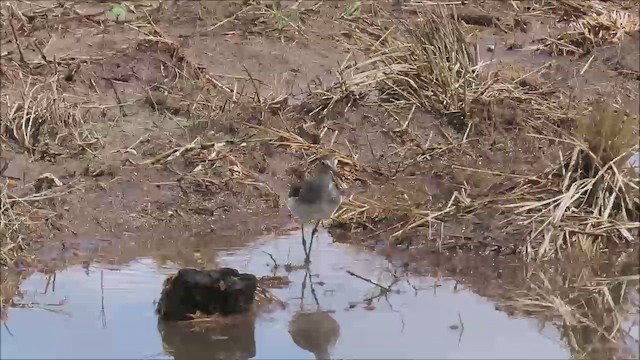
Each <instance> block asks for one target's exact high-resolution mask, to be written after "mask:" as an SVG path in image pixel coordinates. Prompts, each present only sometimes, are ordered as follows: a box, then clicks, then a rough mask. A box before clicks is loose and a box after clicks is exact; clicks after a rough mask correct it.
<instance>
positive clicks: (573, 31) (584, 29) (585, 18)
mask: <svg viewBox="0 0 640 360" xmlns="http://www.w3.org/2000/svg"><path fill="white" fill-rule="evenodd" d="M557 6H558V8H556V9H553V11H554V12H556V13H557V12H560V13H562V17H563V19H564V20H565V21H566V30H565V31H563V32H562V33H561V34H559V35H558V36H556V37H555V38H549V37H546V38H544V39H543V40H542V44H541V45H540V46H539V47H538V49H539V50H545V51H547V52H549V53H551V54H553V55H568V54H577V55H583V54H588V53H590V52H592V51H593V50H594V49H595V48H596V47H599V46H602V45H605V44H618V45H619V44H620V43H621V42H622V39H623V38H624V37H625V36H627V35H629V34H631V33H633V32H635V31H638V30H640V19H639V18H638V15H637V8H636V12H635V13H634V12H632V11H627V10H624V9H622V6H621V5H620V4H617V3H615V2H603V1H574V0H559V1H558V2H557Z"/></svg>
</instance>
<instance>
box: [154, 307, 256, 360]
mask: <svg viewBox="0 0 640 360" xmlns="http://www.w3.org/2000/svg"><path fill="white" fill-rule="evenodd" d="M255 319H256V318H255V315H253V314H243V315H236V316H230V317H225V318H220V319H219V321H215V320H207V321H206V322H205V321H203V322H199V321H197V320H196V321H192V322H164V321H162V320H159V321H158V331H159V332H160V336H161V337H162V345H163V348H164V351H165V353H166V354H168V355H171V356H173V357H174V359H176V360H181V359H185V360H197V359H251V358H253V357H254V356H256V340H255ZM212 321H215V323H214V322H212Z"/></svg>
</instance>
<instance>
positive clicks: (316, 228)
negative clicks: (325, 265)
mask: <svg viewBox="0 0 640 360" xmlns="http://www.w3.org/2000/svg"><path fill="white" fill-rule="evenodd" d="M318 225H320V220H318V222H316V226H314V228H313V230H312V231H311V240H310V241H309V255H311V247H312V246H313V237H314V236H315V235H316V234H317V233H318ZM309 262H311V261H309Z"/></svg>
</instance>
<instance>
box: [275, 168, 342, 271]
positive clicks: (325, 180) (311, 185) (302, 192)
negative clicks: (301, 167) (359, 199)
mask: <svg viewBox="0 0 640 360" xmlns="http://www.w3.org/2000/svg"><path fill="white" fill-rule="evenodd" d="M337 172H338V168H337V161H336V159H335V157H333V156H323V157H321V158H320V162H319V166H316V168H315V175H313V176H312V177H309V178H307V179H305V180H304V181H303V182H301V183H298V184H293V185H291V188H290V189H289V198H288V201H287V206H288V207H289V211H291V213H292V214H293V215H294V216H295V217H297V218H298V220H299V221H300V226H301V228H302V246H303V247H304V253H305V263H307V264H308V263H310V262H311V260H310V259H309V255H310V253H311V246H313V237H314V235H315V234H316V233H317V231H318V225H320V221H322V220H324V219H327V218H329V217H331V215H332V214H333V212H334V211H336V209H337V208H338V206H340V203H341V201H342V196H341V195H340V192H339V191H338V188H337V187H336V185H335V184H334V183H333V177H332V175H333V174H335V173H337ZM311 221H315V222H316V225H315V226H314V228H313V230H312V231H311V240H310V243H309V250H307V241H306V239H305V238H304V224H305V223H308V222H311Z"/></svg>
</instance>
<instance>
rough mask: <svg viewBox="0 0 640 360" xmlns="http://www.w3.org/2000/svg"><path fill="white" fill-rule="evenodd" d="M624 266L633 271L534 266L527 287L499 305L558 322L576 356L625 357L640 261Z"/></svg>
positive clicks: (634, 314)
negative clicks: (604, 273)
mask: <svg viewBox="0 0 640 360" xmlns="http://www.w3.org/2000/svg"><path fill="white" fill-rule="evenodd" d="M627 265H631V263H628V264H627ZM634 266H637V265H632V266H631V267H634ZM622 271H623V272H625V270H622ZM626 271H627V272H630V273H632V274H633V275H624V276H618V277H611V278H598V277H595V276H594V274H593V273H592V272H591V269H589V267H581V268H580V269H567V268H566V266H565V267H563V268H559V267H556V266H552V267H551V268H546V269H545V270H544V271H542V270H532V271H531V272H530V273H529V274H527V279H528V280H527V284H526V289H519V290H516V291H515V293H513V294H512V297H513V299H512V300H507V301H501V307H502V308H503V309H507V310H509V311H514V312H517V313H520V314H523V315H527V316H534V317H536V318H538V319H540V321H541V323H543V324H544V323H546V322H551V323H553V324H555V325H556V326H557V327H558V329H559V330H560V333H561V337H562V339H563V341H564V342H566V343H567V345H568V346H569V348H570V349H571V352H572V355H573V356H572V357H574V358H600V359H604V358H607V359H609V358H616V357H618V356H622V357H626V356H628V354H620V351H621V349H623V348H624V347H625V346H633V345H632V344H633V342H634V340H633V339H632V338H631V336H632V334H629V330H630V325H632V323H633V321H632V320H633V319H634V318H637V316H638V315H639V314H638V312H637V306H638V304H637V303H634V302H637V297H635V296H636V295H637V291H638V284H639V280H640V275H638V274H637V271H638V269H637V267H635V268H634V269H631V268H629V269H626ZM634 273H635V274H634ZM634 297H635V298H634Z"/></svg>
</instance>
